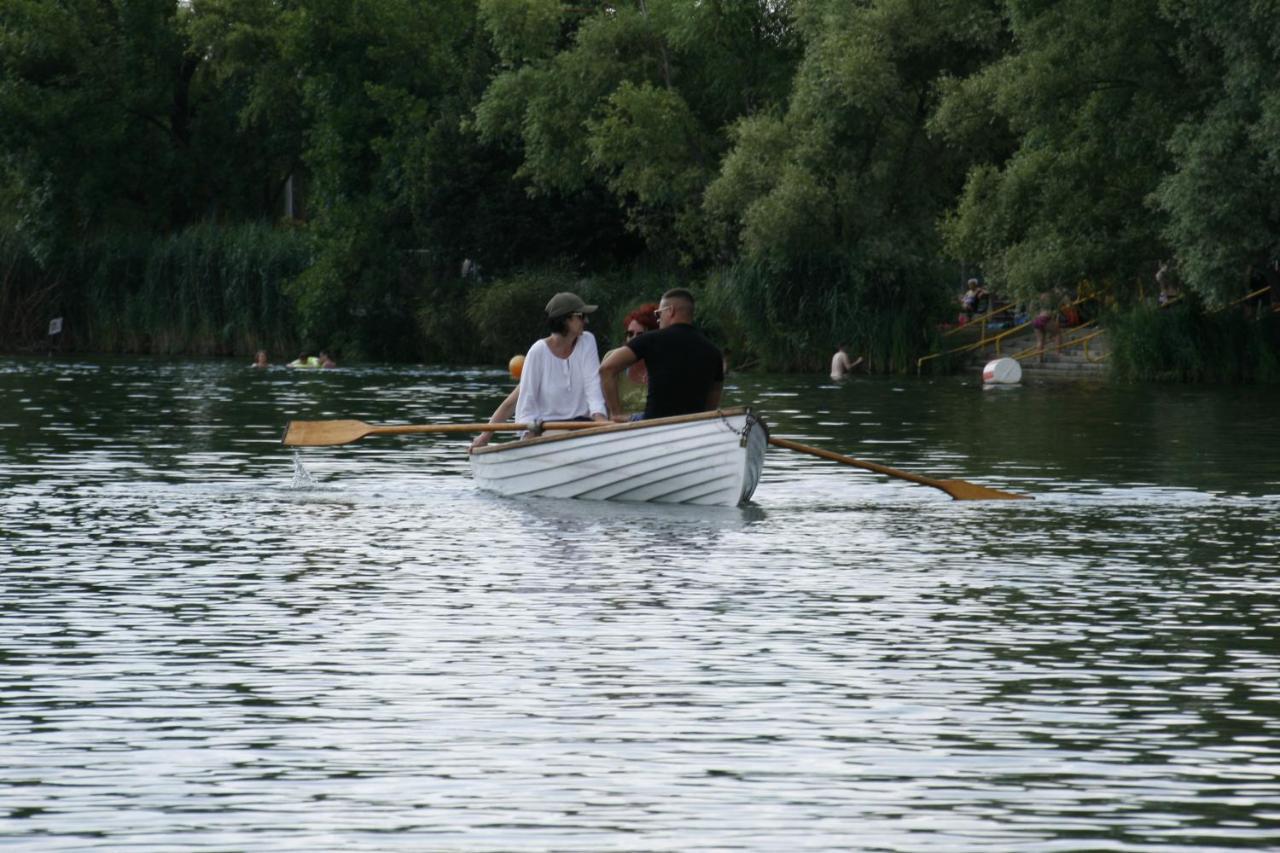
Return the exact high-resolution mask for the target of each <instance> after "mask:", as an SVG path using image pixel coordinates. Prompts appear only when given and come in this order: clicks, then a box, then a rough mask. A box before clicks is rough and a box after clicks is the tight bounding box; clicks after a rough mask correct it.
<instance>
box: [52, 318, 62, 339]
mask: <svg viewBox="0 0 1280 853" xmlns="http://www.w3.org/2000/svg"><path fill="white" fill-rule="evenodd" d="M61 331H62V318H61V317H54V318H53V319H52V320H50V321H49V334H50V335H51V336H52V335H56V334H58V333H59V332H61Z"/></svg>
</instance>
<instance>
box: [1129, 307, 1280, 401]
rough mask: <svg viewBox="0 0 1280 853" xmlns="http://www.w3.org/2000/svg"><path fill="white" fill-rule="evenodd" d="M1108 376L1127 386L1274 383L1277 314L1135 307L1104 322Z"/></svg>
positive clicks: (1277, 376) (1279, 358)
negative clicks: (1139, 383)
mask: <svg viewBox="0 0 1280 853" xmlns="http://www.w3.org/2000/svg"><path fill="white" fill-rule="evenodd" d="M1107 330H1108V332H1109V333H1110V335H1111V346H1112V357H1111V370H1112V373H1113V375H1114V376H1116V377H1117V378H1119V379H1122V380H1128V381H1157V382H1161V381H1164V382H1167V381H1175V382H1268V383H1275V382H1278V381H1280V314H1270V315H1265V316H1263V317H1261V318H1259V317H1258V316H1257V309H1256V306H1253V305H1247V306H1244V307H1241V306H1234V307H1232V308H1231V309H1228V310H1222V311H1211V312H1206V311H1204V310H1203V308H1202V306H1201V305H1200V304H1199V301H1198V300H1191V301H1190V302H1185V303H1180V304H1178V305H1173V306H1170V307H1169V308H1167V309H1164V310H1160V309H1158V308H1156V307H1154V306H1151V305H1138V306H1134V307H1132V308H1130V309H1127V310H1122V311H1117V312H1114V313H1113V314H1112V315H1111V316H1109V317H1108V319H1107Z"/></svg>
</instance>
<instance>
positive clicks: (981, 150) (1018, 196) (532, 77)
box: [0, 0, 1280, 379]
mask: <svg viewBox="0 0 1280 853" xmlns="http://www.w3.org/2000/svg"><path fill="white" fill-rule="evenodd" d="M1277 13H1280V0H1254V2H1250V3H1245V4H1236V5H1234V6H1227V7H1222V6H1221V5H1220V4H1210V3H1208V2H1207V0H1125V2H1120V0H1061V2H1056V3H1046V2H1043V0H941V2H938V1H937V0H935V2H924V0H732V1H731V0H704V2H698V3H693V2H689V0H617V2H608V0H580V2H576V3H573V4H568V3H564V2H561V0H433V2H430V3H423V2H421V0H191V2H189V3H187V2H178V0H140V2H139V0H130V2H124V0H95V1H94V2H89V0H64V2H58V3H50V2H47V0H0V309H2V311H3V313H0V334H3V336H4V338H3V340H4V341H5V343H4V346H5V347H6V348H21V347H24V346H33V345H36V344H37V343H38V342H40V341H41V340H42V339H43V331H44V328H45V326H46V324H47V320H48V318H49V317H50V316H53V314H54V312H60V313H62V314H65V315H66V316H68V317H74V318H76V322H75V324H74V325H73V326H72V327H71V328H72V329H74V332H72V331H69V332H68V337H67V343H68V344H72V343H74V345H76V346H83V347H97V348H106V349H123V350H142V351H157V352H160V351H162V352H180V351H181V352H232V351H234V352H247V351H249V350H251V349H253V348H255V347H256V346H258V345H261V344H270V345H271V346H272V347H274V348H285V347H293V346H314V347H319V346H325V347H329V348H334V349H338V350H341V351H342V352H343V353H344V355H345V356H346V357H349V358H350V357H360V356H364V357H372V358H390V359H395V358H423V359H430V360H452V361H468V360H473V359H485V360H489V359H505V358H506V357H507V355H509V354H510V353H511V352H514V351H518V350H519V349H520V348H522V347H523V346H524V345H526V344H527V343H528V339H529V338H530V337H531V336H533V335H536V334H538V332H539V331H540V329H541V322H540V311H539V307H540V305H541V304H542V303H543V302H544V301H545V300H546V298H547V297H548V296H549V295H550V294H551V293H552V292H554V291H555V290H559V289H565V288H571V287H572V288H578V289H581V290H586V291H590V295H588V294H587V293H584V294H583V295H584V296H586V297H587V298H589V299H591V300H593V301H598V302H599V303H600V304H601V305H602V306H603V309H604V310H602V312H601V314H600V315H599V316H598V317H597V322H596V327H595V331H596V332H597V335H598V337H600V338H601V339H602V341H604V340H607V339H608V338H609V337H611V335H616V333H617V330H616V329H614V328H613V327H612V324H615V323H616V322H617V320H618V319H619V318H620V317H621V315H622V313H623V312H625V310H626V309H627V308H629V307H632V306H633V305H635V304H636V303H638V302H640V301H642V300H644V299H654V298H656V297H657V295H658V294H659V293H660V292H661V289H663V288H665V287H667V286H671V285H675V284H681V285H687V286H691V287H692V288H693V289H694V290H695V291H698V292H699V293H700V294H701V295H702V297H703V298H702V303H701V304H702V316H703V320H704V322H705V324H706V325H707V326H708V328H709V329H710V330H711V331H712V332H713V333H714V334H715V335H716V336H717V337H718V338H719V339H720V340H721V342H722V343H724V344H725V345H727V346H729V347H731V348H732V349H733V350H734V352H735V360H736V361H737V362H738V363H740V364H741V363H747V364H758V365H760V366H763V367H768V368H775V369H776V368H781V369H786V368H806V369H809V368H814V367H817V366H820V365H821V363H822V362H823V360H824V359H825V358H826V357H827V356H829V354H830V351H831V349H832V347H833V346H834V344H835V343H836V342H838V341H841V340H843V341H847V342H848V343H849V344H850V345H851V346H852V347H853V349H854V350H855V351H857V352H859V353H861V354H863V355H864V356H866V358H867V363H868V364H869V365H870V366H871V367H872V369H875V370H902V369H906V368H907V367H908V366H909V365H910V364H912V362H913V359H914V357H915V356H917V355H919V354H921V352H923V351H924V350H926V349H928V348H929V347H930V346H931V345H932V344H933V342H934V341H935V340H936V338H935V334H936V333H935V329H936V325H937V321H938V320H939V319H941V318H943V317H945V316H946V315H948V314H949V313H952V306H953V305H954V300H955V296H956V294H957V293H958V290H959V289H960V282H961V281H962V280H963V279H964V278H966V277H967V276H968V275H971V274H978V275H981V276H983V277H984V279H985V280H986V283H987V285H988V287H989V288H990V289H993V290H997V291H999V292H1000V293H1002V294H1003V295H1005V296H1008V297H1012V298H1029V297H1031V296H1033V295H1034V294H1037V293H1039V292H1041V291H1043V290H1046V289H1050V288H1061V287H1070V286H1072V285H1073V284H1074V283H1076V282H1079V281H1081V280H1082V279H1089V280H1091V281H1093V282H1097V283H1105V284H1107V285H1109V286H1110V292H1111V293H1112V294H1114V295H1115V297H1116V298H1117V299H1118V300H1119V301H1120V302H1121V303H1122V304H1127V303H1130V302H1133V301H1134V300H1135V299H1136V298H1137V297H1138V295H1139V294H1147V295H1149V294H1150V293H1151V291H1152V286H1151V285H1152V280H1151V277H1152V273H1153V272H1154V270H1155V268H1156V264H1157V262H1158V261H1160V260H1162V259H1165V260H1169V261H1171V262H1172V263H1173V264H1174V265H1175V266H1176V268H1177V270H1178V272H1179V275H1180V277H1181V280H1182V283H1183V286H1184V287H1185V288H1186V289H1187V290H1188V291H1189V292H1191V293H1193V294H1195V295H1196V296H1197V298H1198V299H1199V302H1200V304H1202V305H1203V306H1205V307H1206V308H1208V309H1214V308H1217V307H1220V306H1223V305H1225V304H1228V303H1230V302H1231V301H1232V300H1234V299H1235V298H1237V297H1238V296H1239V295H1241V294H1242V293H1243V292H1244V291H1245V289H1246V288H1247V287H1248V285H1249V282H1250V281H1253V282H1254V283H1255V284H1256V283H1257V282H1258V281H1266V280H1269V279H1267V276H1270V277H1271V278H1273V279H1274V278H1280V269H1278V268H1277V267H1276V264H1275V261H1276V259H1277V258H1278V257H1280V132H1277V131H1280V28H1277V27H1276V26H1275V24H1274V22H1275V20H1277ZM464 262H467V263H464ZM477 264H478V267H479V274H475V273H476V265H477ZM464 266H465V267H466V268H467V269H468V270H470V272H471V274H470V275H464V274H463V268H464ZM1140 313H1141V312H1135V313H1132V314H1129V315H1125V316H1128V317H1129V318H1130V319H1129V320H1118V322H1119V323H1120V325H1121V326H1123V327H1124V329H1125V330H1126V331H1121V332H1120V334H1121V335H1125V334H1129V335H1130V336H1131V339H1132V335H1135V334H1139V330H1145V331H1142V332H1141V334H1142V335H1147V334H1149V335H1152V336H1155V338H1160V337H1161V336H1162V335H1165V332H1164V331H1161V330H1160V328H1157V325H1152V324H1146V325H1144V324H1143V323H1141V322H1139V320H1138V319H1136V318H1138V317H1139V315H1140ZM1208 316H1216V315H1208ZM1162 322H1164V321H1162ZM1126 323H1127V324H1128V325H1125V324H1126ZM1166 325H1167V323H1166ZM1161 328H1163V327H1161ZM1260 328H1261V326H1260ZM1250 334H1252V335H1253V336H1254V337H1255V338H1256V339H1257V341H1258V346H1259V347H1262V348H1263V350H1265V349H1266V347H1268V346H1270V344H1269V343H1268V342H1269V341H1270V338H1269V337H1268V335H1267V334H1264V333H1263V332H1262V331H1258V332H1256V333H1250ZM1183 337H1184V338H1185V340H1186V341H1187V342H1190V343H1188V344H1187V345H1188V346H1192V347H1200V348H1210V349H1211V348H1212V347H1214V346H1216V344H1214V343H1213V341H1214V340H1216V339H1215V338H1214V336H1213V335H1212V334H1209V333H1207V332H1204V331H1203V330H1200V331H1198V332H1197V333H1196V334H1187V335H1185V336H1183ZM1155 338H1153V340H1154V339H1155ZM1135 340H1136V339H1135ZM1139 349H1140V348H1130V349H1128V350H1124V348H1123V347H1121V348H1119V349H1118V350H1117V352H1120V351H1121V350H1124V351H1126V352H1138V350H1139ZM1148 349H1149V350H1150V352H1151V353H1154V356H1153V357H1155V358H1158V359H1168V360H1169V363H1168V366H1167V368H1156V369H1153V370H1152V371H1148V372H1149V373H1160V374H1162V375H1166V374H1167V375H1174V376H1178V377H1180V378H1197V377H1200V376H1208V375H1209V374H1205V373H1203V372H1197V371H1196V370H1190V369H1186V368H1185V365H1184V366H1181V367H1180V366H1178V365H1181V364H1183V363H1182V362H1179V361H1178V358H1180V356H1178V355H1176V353H1175V350H1176V352H1178V353H1180V352H1182V351H1183V349H1184V347H1183V345H1182V344H1179V345H1178V347H1175V348H1173V349H1169V348H1161V347H1157V346H1154V345H1153V346H1152V347H1148ZM1206 351H1207V350H1206ZM279 354H284V353H283V352H281V353H279ZM1252 363H1255V364H1256V365H1259V367H1258V369H1248V370H1243V369H1242V370H1239V371H1235V372H1234V374H1233V375H1234V376H1236V378H1241V379H1263V378H1267V377H1268V376H1270V375H1271V373H1270V372H1269V369H1267V368H1265V359H1262V360H1257V359H1255V361H1254V362H1252ZM1121 372H1122V373H1123V372H1124V371H1123V370H1122V371H1121ZM1137 372H1141V371H1137ZM1134 374H1135V371H1134V370H1132V369H1130V370H1129V371H1128V374H1127V375H1134Z"/></svg>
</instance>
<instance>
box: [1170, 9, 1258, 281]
mask: <svg viewBox="0 0 1280 853" xmlns="http://www.w3.org/2000/svg"><path fill="white" fill-rule="evenodd" d="M1162 10H1163V11H1164V13H1165V15H1166V16H1167V17H1168V18H1169V20H1170V21H1172V22H1173V23H1174V24H1176V25H1177V26H1178V31H1179V37H1178V40H1177V42H1176V45H1177V51H1178V58H1179V60H1180V62H1181V65H1182V67H1183V68H1184V69H1185V70H1186V77H1187V80H1188V87H1187V88H1188V91H1189V92H1190V93H1191V96H1192V98H1193V101H1192V103H1191V105H1190V108H1189V109H1187V110H1186V111H1185V112H1183V113H1182V114H1180V115H1178V116H1177V124H1176V126H1175V127H1174V128H1173V131H1172V133H1171V138H1170V144H1169V149H1170V151H1171V152H1172V155H1173V156H1172V160H1173V162H1172V164H1171V168H1170V170H1169V172H1168V174H1166V175H1165V176H1164V178H1163V180H1162V181H1161V182H1160V185H1159V187H1158V189H1157V192H1156V195H1155V198H1156V201H1157V203H1158V205H1159V207H1160V209H1161V210H1162V211H1163V212H1165V213H1166V214H1167V215H1168V221H1167V223H1166V224H1165V227H1164V236H1165V237H1166V238H1167V240H1168V242H1169V243H1170V245H1172V246H1173V247H1174V249H1175V253H1176V258H1177V261H1178V266H1179V269H1180V272H1181V275H1182V278H1183V281H1184V283H1185V284H1186V285H1188V286H1189V287H1191V288H1192V289H1193V290H1196V291H1198V292H1199V293H1200V294H1201V295H1202V296H1203V297H1204V298H1205V300H1206V301H1207V302H1209V303H1211V304H1222V303H1224V302H1228V301H1231V300H1233V299H1236V298H1238V297H1239V296H1240V295H1241V294H1242V291H1243V289H1244V287H1245V285H1246V283H1247V280H1248V274H1249V272H1250V270H1252V271H1253V272H1254V273H1255V274H1258V273H1261V272H1263V271H1266V273H1267V274H1268V275H1270V276H1272V277H1275V275H1276V270H1275V264H1276V261H1277V259H1280V67H1278V66H1277V63H1276V56H1277V55H1278V54H1280V31H1278V30H1277V27H1276V20H1277V16H1278V15H1280V4H1277V3H1275V2H1258V3H1249V4H1238V5H1235V6H1231V7H1230V9H1229V10H1227V9H1224V8H1223V7H1221V6H1214V5H1213V4H1210V3H1206V2H1203V0H1166V1H1165V2H1164V3H1162Z"/></svg>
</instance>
